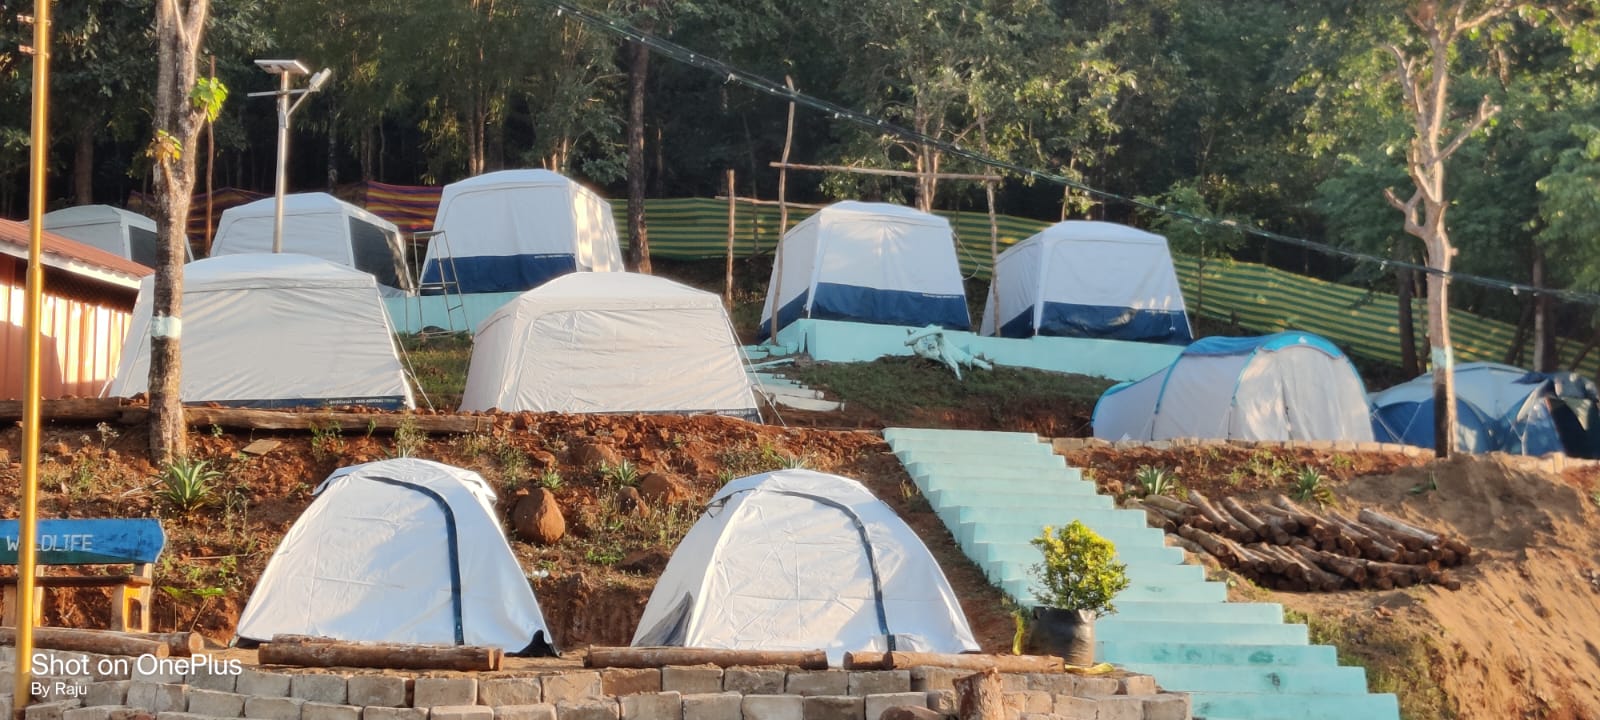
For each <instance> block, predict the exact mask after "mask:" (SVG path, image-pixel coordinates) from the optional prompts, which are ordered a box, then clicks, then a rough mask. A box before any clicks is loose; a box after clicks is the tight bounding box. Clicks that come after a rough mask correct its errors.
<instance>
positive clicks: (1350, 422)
mask: <svg viewBox="0 0 1600 720" xmlns="http://www.w3.org/2000/svg"><path fill="white" fill-rule="evenodd" d="M1093 424H1094V436H1095V437H1097V438H1100V439H1102V440H1112V441H1116V440H1170V439H1173V438H1201V439H1233V440H1336V441H1337V440H1349V441H1354V442H1371V441H1372V421H1371V419H1370V418H1369V409H1368V406H1367V393H1366V389H1365V388H1364V387H1363V386H1362V383H1361V376H1360V375H1359V374H1358V373H1357V372H1356V369H1355V366H1353V365H1351V364H1350V359H1349V358H1347V357H1345V355H1344V353H1343V352H1341V351H1340V350H1339V348H1338V347H1335V346H1334V344H1333V343H1331V342H1328V341H1327V340H1326V339H1324V338H1321V337H1318V336H1316V335H1312V334H1310V333H1302V332H1281V333H1277V334H1275V335H1266V336H1262V337H1208V338H1201V339H1200V340H1196V341H1195V342H1194V344H1192V345H1190V346H1189V347H1188V348H1186V349H1185V350H1184V351H1183V353H1182V354H1181V355H1179V356H1178V359H1177V360H1174V361H1173V362H1172V365H1170V366H1168V367H1167V368H1166V369H1165V370H1161V371H1158V372H1156V373H1154V374H1152V375H1151V376H1149V377H1147V378H1145V379H1143V380H1139V381H1137V382H1131V383H1122V384H1120V385H1116V386H1113V387H1112V388H1111V389H1109V390H1107V391H1106V392H1105V394H1103V395H1101V396H1100V401H1099V402H1098V403H1096V404H1095V407H1094V419H1093Z"/></svg>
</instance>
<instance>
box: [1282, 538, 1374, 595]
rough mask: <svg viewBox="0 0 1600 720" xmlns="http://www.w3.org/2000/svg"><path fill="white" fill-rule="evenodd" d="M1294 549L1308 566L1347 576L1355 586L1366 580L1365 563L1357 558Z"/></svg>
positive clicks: (1308, 549)
mask: <svg viewBox="0 0 1600 720" xmlns="http://www.w3.org/2000/svg"><path fill="white" fill-rule="evenodd" d="M1294 550H1295V552H1296V554H1298V555H1299V556H1300V557H1301V558H1302V559H1304V560H1305V561H1306V563H1307V564H1308V566H1309V567H1313V568H1319V569H1322V570H1324V571H1328V570H1331V571H1333V572H1334V573H1336V574H1338V575H1340V576H1341V577H1345V578H1348V579H1349V580H1350V582H1353V583H1355V584H1356V586H1357V587H1360V586H1361V584H1362V583H1364V582H1366V581H1367V568H1366V565H1364V564H1363V563H1362V562H1361V561H1359V560H1355V559H1352V558H1347V557H1344V556H1341V555H1335V554H1333V553H1330V552H1323V551H1320V550H1312V549H1310V548H1304V547H1294Z"/></svg>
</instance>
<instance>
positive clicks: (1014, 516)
mask: <svg viewBox="0 0 1600 720" xmlns="http://www.w3.org/2000/svg"><path fill="white" fill-rule="evenodd" d="M956 517H957V518H959V522H960V523H961V524H963V525H967V524H975V525H982V526H984V527H986V528H992V529H993V530H994V531H996V532H1002V531H1013V530H1014V531H1017V532H1026V531H1027V528H1029V527H1031V528H1033V530H1032V532H1031V533H1029V534H1028V536H1027V537H1028V538H1034V537H1038V535H1039V528H1042V527H1044V526H1046V525H1050V526H1053V527H1057V528H1059V527H1061V526H1063V525H1068V524H1070V523H1071V522H1072V521H1073V520H1081V521H1082V522H1083V524H1084V525H1088V526H1089V527H1090V528H1095V527H1100V526H1102V525H1109V526H1117V527H1149V522H1148V521H1147V520H1146V518H1147V517H1148V516H1147V515H1145V512H1144V511H1143V510H1123V509H1120V508H1112V509H1110V510H1106V509H1095V508H1090V507H1070V506H1068V507H1062V506H1059V505H1053V504H1052V505H1043V504H1039V505H1016V506H1012V507H962V508H960V509H959V510H958V511H957V512H956ZM990 537H995V535H990Z"/></svg>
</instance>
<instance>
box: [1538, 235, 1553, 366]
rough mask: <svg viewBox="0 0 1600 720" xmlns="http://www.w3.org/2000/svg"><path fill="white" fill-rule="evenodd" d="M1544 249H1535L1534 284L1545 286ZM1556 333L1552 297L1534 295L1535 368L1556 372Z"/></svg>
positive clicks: (1539, 286)
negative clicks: (1552, 314)
mask: <svg viewBox="0 0 1600 720" xmlns="http://www.w3.org/2000/svg"><path fill="white" fill-rule="evenodd" d="M1544 265H1545V260H1544V250H1543V249H1542V248H1537V247H1536V248H1534V249H1533V286H1534V287H1535V288H1543V287H1544V273H1545V266H1544ZM1555 339H1556V338H1555V333H1552V332H1550V297H1549V296H1548V295H1545V294H1543V293H1540V294H1538V295H1534V296H1533V369H1534V370H1537V371H1539V372H1554V371H1555V369H1556V352H1555V350H1556V343H1555Z"/></svg>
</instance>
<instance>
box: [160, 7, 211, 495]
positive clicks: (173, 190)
mask: <svg viewBox="0 0 1600 720" xmlns="http://www.w3.org/2000/svg"><path fill="white" fill-rule="evenodd" d="M210 6H211V3H210V0H157V2H156V102H155V114H154V132H153V135H154V136H153V137H152V138H151V141H150V149H149V154H150V156H151V159H152V160H154V161H155V210H156V218H155V219H156V235H157V238H158V240H157V246H156V264H157V266H156V276H155V295H154V303H153V306H152V311H151V316H152V317H151V322H150V459H151V461H152V462H154V463H156V464H158V465H160V464H166V463H170V462H172V461H173V460H174V459H175V458H181V457H185V456H186V455H187V451H188V448H187V444H186V440H187V438H186V436H185V425H184V421H183V399H182V396H181V395H180V394H179V377H180V374H181V372H182V356H181V355H180V354H179V339H180V336H181V333H182V327H183V326H182V320H181V318H182V315H183V261H184V255H185V253H184V250H185V247H184V246H185V245H186V244H187V243H188V238H187V237H186V234H185V230H186V229H187V226H188V220H189V203H190V200H191V198H192V196H193V195H194V181H195V146H196V144H197V143H196V140H197V139H198V138H199V136H200V128H201V126H202V125H203V124H204V122H205V119H206V116H207V114H208V113H209V114H211V115H212V116H215V113H216V110H217V108H218V107H219V106H220V104H221V102H222V97H221V96H219V93H218V91H217V86H216V85H212V84H207V85H206V86H205V87H204V88H202V87H200V86H199V83H198V82H197V79H198V71H197V67H196V65H197V63H198V61H199V58H200V40H201V38H202V37H203V36H204V34H205V26H206V18H207V15H208V14H209V11H210Z"/></svg>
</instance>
